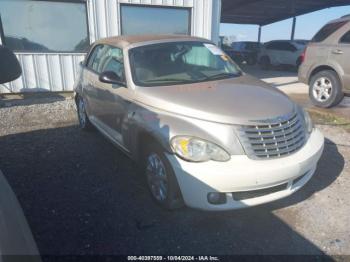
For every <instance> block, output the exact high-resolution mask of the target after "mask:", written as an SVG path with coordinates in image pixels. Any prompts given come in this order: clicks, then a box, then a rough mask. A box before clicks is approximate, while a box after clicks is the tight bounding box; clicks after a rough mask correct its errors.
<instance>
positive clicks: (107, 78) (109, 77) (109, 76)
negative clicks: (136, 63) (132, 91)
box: [98, 71, 125, 85]
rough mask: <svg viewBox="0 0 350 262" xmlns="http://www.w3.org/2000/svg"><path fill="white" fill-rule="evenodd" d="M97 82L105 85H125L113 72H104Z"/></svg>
mask: <svg viewBox="0 0 350 262" xmlns="http://www.w3.org/2000/svg"><path fill="white" fill-rule="evenodd" d="M98 80H100V82H102V83H106V84H116V85H125V82H124V81H123V80H122V79H121V78H120V77H119V76H118V75H117V74H116V73H114V72H112V71H106V72H103V73H101V74H100V76H99V78H98Z"/></svg>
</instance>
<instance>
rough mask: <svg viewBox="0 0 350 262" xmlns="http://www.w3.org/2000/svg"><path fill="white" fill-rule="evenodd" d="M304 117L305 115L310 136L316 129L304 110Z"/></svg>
mask: <svg viewBox="0 0 350 262" xmlns="http://www.w3.org/2000/svg"><path fill="white" fill-rule="evenodd" d="M302 112H303V115H304V121H305V128H306V130H307V132H308V133H309V134H310V133H311V132H312V129H313V128H314V125H313V123H312V120H311V117H310V115H309V113H308V112H306V111H305V110H304V109H302Z"/></svg>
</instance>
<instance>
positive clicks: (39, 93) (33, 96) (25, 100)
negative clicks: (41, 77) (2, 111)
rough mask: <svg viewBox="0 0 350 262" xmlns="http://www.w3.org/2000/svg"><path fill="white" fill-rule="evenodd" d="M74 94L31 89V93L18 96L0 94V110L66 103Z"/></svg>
mask: <svg viewBox="0 0 350 262" xmlns="http://www.w3.org/2000/svg"><path fill="white" fill-rule="evenodd" d="M72 96H73V92H71V91H70V92H47V90H46V89H38V90H37V89H31V92H28V91H27V92H22V93H18V94H13V93H11V94H0V108H1V107H11V106H28V105H37V104H49V103H55V102H58V101H64V100H66V98H67V97H72Z"/></svg>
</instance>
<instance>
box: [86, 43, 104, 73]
mask: <svg viewBox="0 0 350 262" xmlns="http://www.w3.org/2000/svg"><path fill="white" fill-rule="evenodd" d="M102 48H103V45H98V46H95V48H94V50H93V51H92V52H91V54H90V57H89V58H88V62H87V67H88V68H89V69H91V70H94V71H96V70H95V69H94V68H96V62H97V59H98V57H99V56H100V53H101V50H102Z"/></svg>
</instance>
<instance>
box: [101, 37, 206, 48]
mask: <svg viewBox="0 0 350 262" xmlns="http://www.w3.org/2000/svg"><path fill="white" fill-rule="evenodd" d="M181 39H183V40H185V41H186V40H194V41H196V40H197V41H208V40H207V39H204V38H199V37H193V36H188V35H129V36H114V37H109V38H103V39H100V40H98V41H96V43H98V44H108V45H113V46H118V47H122V48H123V47H127V46H128V45H131V44H136V43H143V42H150V41H160V40H181Z"/></svg>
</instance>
